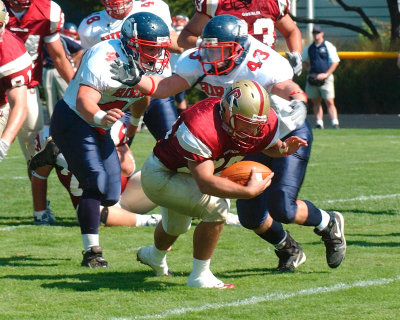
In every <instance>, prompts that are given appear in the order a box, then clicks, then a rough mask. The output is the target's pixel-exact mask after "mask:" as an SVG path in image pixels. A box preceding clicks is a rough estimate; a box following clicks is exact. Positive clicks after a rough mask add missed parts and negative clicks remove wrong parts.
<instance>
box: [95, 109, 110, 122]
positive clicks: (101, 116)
mask: <svg viewBox="0 0 400 320" xmlns="http://www.w3.org/2000/svg"><path fill="white" fill-rule="evenodd" d="M106 115H107V112H105V111H103V110H99V111H97V112H96V114H95V115H94V116H93V122H94V123H96V124H100V125H102V121H103V119H104V117H105V116H106Z"/></svg>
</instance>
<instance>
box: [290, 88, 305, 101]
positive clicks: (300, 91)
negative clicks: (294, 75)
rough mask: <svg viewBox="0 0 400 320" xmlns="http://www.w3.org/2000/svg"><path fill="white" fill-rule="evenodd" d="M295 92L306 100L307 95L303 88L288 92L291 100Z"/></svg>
mask: <svg viewBox="0 0 400 320" xmlns="http://www.w3.org/2000/svg"><path fill="white" fill-rule="evenodd" d="M295 94H301V95H302V96H303V97H304V98H305V99H306V101H305V102H306V103H307V102H308V98H307V95H306V94H305V92H304V91H303V90H297V91H292V92H291V93H290V94H289V98H290V100H293V99H294V98H293V96H294V95H295Z"/></svg>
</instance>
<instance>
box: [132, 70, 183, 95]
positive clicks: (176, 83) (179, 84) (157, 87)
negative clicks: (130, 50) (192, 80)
mask: <svg viewBox="0 0 400 320" xmlns="http://www.w3.org/2000/svg"><path fill="white" fill-rule="evenodd" d="M135 89H138V90H139V91H140V92H143V93H144V94H149V93H151V94H150V95H151V96H152V97H154V98H167V97H169V96H174V95H176V94H177V93H179V92H181V91H184V90H187V89H190V85H189V84H188V83H187V81H186V80H185V79H184V78H182V77H181V76H178V75H177V74H173V75H172V76H170V77H167V78H162V77H158V76H151V77H150V76H143V77H142V80H141V81H140V82H139V83H138V84H137V85H136V86H135Z"/></svg>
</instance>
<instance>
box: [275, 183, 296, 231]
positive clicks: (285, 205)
mask: <svg viewBox="0 0 400 320" xmlns="http://www.w3.org/2000/svg"><path fill="white" fill-rule="evenodd" d="M271 199H274V201H270V202H269V203H268V210H269V213H270V215H271V217H272V218H273V219H274V220H276V221H279V222H281V223H285V224H289V223H293V221H294V219H295V218H296V212H297V205H296V200H295V199H290V198H289V197H288V196H287V194H286V193H285V192H283V191H279V192H276V193H274V194H271Z"/></svg>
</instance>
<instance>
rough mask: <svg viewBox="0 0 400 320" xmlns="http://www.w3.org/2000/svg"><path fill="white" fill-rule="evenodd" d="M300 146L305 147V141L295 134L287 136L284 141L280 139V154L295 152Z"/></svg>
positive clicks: (287, 154) (306, 144)
mask: <svg viewBox="0 0 400 320" xmlns="http://www.w3.org/2000/svg"><path fill="white" fill-rule="evenodd" d="M302 146H304V147H307V146H308V143H307V141H306V140H304V139H301V138H299V137H297V136H292V137H289V138H287V139H286V140H285V141H282V144H281V146H280V147H279V151H280V153H281V154H282V155H284V156H289V155H291V154H293V153H295V152H296V151H297V150H298V149H299V148H300V147H302Z"/></svg>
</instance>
